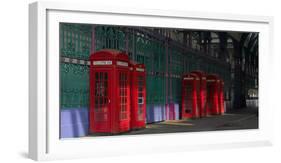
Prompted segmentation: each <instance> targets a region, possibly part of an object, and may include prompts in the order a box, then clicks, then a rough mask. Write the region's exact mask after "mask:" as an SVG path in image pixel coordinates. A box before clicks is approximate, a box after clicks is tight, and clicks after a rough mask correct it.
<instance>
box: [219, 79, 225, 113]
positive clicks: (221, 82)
mask: <svg viewBox="0 0 281 163" xmlns="http://www.w3.org/2000/svg"><path fill="white" fill-rule="evenodd" d="M219 106H220V110H219V112H220V114H224V112H225V109H224V82H223V80H220V89H219Z"/></svg>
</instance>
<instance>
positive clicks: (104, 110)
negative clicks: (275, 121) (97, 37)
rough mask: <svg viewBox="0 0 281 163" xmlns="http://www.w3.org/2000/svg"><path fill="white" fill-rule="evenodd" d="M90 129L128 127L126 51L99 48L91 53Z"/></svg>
mask: <svg viewBox="0 0 281 163" xmlns="http://www.w3.org/2000/svg"><path fill="white" fill-rule="evenodd" d="M90 62H91V64H90V113H89V115H90V116H89V118H90V132H93V133H100V132H102V133H120V132H125V131H128V130H129V129H130V83H129V82H130V81H129V79H130V78H129V77H130V76H129V75H130V71H129V58H128V55H126V54H125V53H122V52H120V51H117V50H108V49H106V50H100V51H97V52H95V53H93V54H91V56H90Z"/></svg>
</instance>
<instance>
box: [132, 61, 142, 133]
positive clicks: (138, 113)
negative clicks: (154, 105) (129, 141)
mask: <svg viewBox="0 0 281 163" xmlns="http://www.w3.org/2000/svg"><path fill="white" fill-rule="evenodd" d="M130 71H131V123H130V124H131V129H138V128H144V127H145V121H146V84H145V81H146V80H145V66H144V64H135V63H132V62H131V64H130Z"/></svg>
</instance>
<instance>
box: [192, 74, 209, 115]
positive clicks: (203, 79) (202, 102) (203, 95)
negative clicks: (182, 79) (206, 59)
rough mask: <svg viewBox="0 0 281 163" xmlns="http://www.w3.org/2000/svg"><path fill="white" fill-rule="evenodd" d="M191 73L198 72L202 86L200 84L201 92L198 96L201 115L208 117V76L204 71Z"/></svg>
mask: <svg viewBox="0 0 281 163" xmlns="http://www.w3.org/2000/svg"><path fill="white" fill-rule="evenodd" d="M191 73H194V74H196V75H197V76H198V77H199V80H200V86H199V94H198V97H197V100H198V107H199V116H200V117H206V116H207V110H206V102H207V100H206V86H207V83H206V80H207V77H206V75H205V73H204V72H203V71H192V72H191Z"/></svg>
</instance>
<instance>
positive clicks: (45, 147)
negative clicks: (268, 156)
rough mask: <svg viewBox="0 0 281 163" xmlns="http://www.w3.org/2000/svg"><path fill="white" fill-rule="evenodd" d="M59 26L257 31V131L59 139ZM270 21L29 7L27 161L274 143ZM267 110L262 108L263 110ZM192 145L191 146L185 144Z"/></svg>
mask: <svg viewBox="0 0 281 163" xmlns="http://www.w3.org/2000/svg"><path fill="white" fill-rule="evenodd" d="M59 22H72V23H90V24H116V25H137V26H150V27H153V26H155V27H173V28H179V27H181V28H191V29H209V30H228V31H229V30H231V31H254V32H259V33H260V36H259V44H260V45H259V76H260V77H259V85H260V86H261V85H262V87H259V129H252V130H235V131H215V132H210V131H206V132H189V133H173V134H156V135H135V136H132V135H131V136H115V137H93V138H76V139H67V140H60V139H59V133H58V132H59V110H58V109H59V105H58V104H59V89H58V88H59V84H58V83H59V82H58V81H59V75H58V74H59V38H58V37H59V30H58V29H59V28H58V27H59V26H58V23H59ZM272 28H273V18H272V17H267V16H247V15H231V14H216V13H204V12H188V11H170V10H151V9H137V8H120V7H118V8H116V7H114V6H100V5H98V6H97V5H94V4H85V3H79V4H78V3H59V2H35V3H32V4H30V6H29V157H30V158H31V159H34V160H53V159H70V158H80V157H99V156H113V155H123V154H132V153H151V152H156V151H157V152H167V151H168V152H169V151H183V150H197V149H212V148H229V147H231V148H233V147H244V146H264V145H272V143H273V138H272V135H273V126H272V125H271V124H273V106H272V103H271V102H270V101H271V99H270V96H269V94H270V92H271V91H272V90H274V88H273V86H272V84H271V81H270V80H266V79H268V78H270V70H271V68H273V64H271V63H272V62H273V61H274V58H275V56H274V54H273V53H272V50H271V49H272V40H273V29H272ZM264 108H266V109H264ZM186 140H192V141H186Z"/></svg>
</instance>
